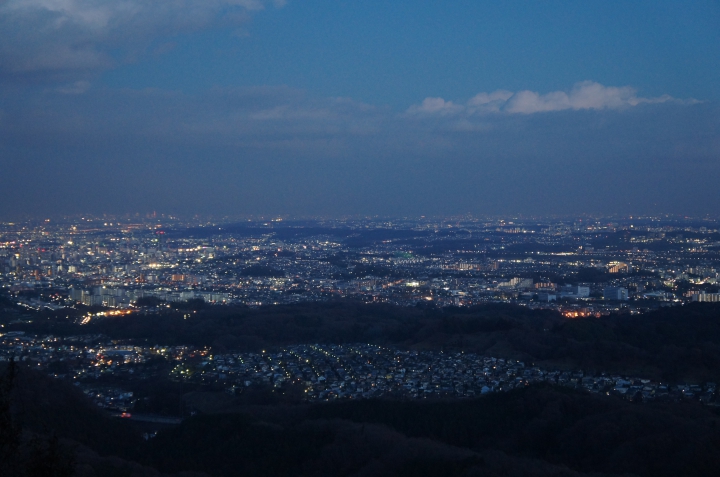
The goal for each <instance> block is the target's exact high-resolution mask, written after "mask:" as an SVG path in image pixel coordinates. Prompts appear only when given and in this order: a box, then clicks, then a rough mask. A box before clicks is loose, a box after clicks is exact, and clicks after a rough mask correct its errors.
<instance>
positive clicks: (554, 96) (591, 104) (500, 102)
mask: <svg viewBox="0 0 720 477" xmlns="http://www.w3.org/2000/svg"><path fill="white" fill-rule="evenodd" d="M668 101H674V102H679V103H690V104H691V103H696V102H698V101H697V100H694V99H690V100H678V99H675V98H673V97H672V96H669V95H667V94H665V95H662V96H659V97H656V98H643V97H639V96H637V91H636V90H635V89H634V88H631V87H630V86H623V87H613V86H603V85H601V84H600V83H595V82H593V81H583V82H580V83H577V84H576V85H575V86H574V87H573V88H572V90H570V92H564V91H553V92H550V93H546V94H539V93H537V92H534V91H527V90H524V91H518V92H516V93H512V92H510V91H505V90H498V91H494V92H492V93H479V94H477V95H475V96H474V97H473V98H471V99H470V100H468V101H467V103H465V104H464V105H460V104H454V103H452V102H451V101H445V100H444V99H443V98H426V99H425V100H424V101H423V102H422V104H420V105H413V106H411V107H410V108H409V109H408V113H425V114H441V115H445V114H448V113H453V114H460V113H464V114H466V115H472V114H475V113H493V112H495V113H497V112H504V113H508V114H533V113H541V112H548V111H562V110H568V109H570V110H581V109H598V110H600V109H613V110H619V109H624V108H630V107H633V106H637V105H639V104H656V103H665V102H668Z"/></svg>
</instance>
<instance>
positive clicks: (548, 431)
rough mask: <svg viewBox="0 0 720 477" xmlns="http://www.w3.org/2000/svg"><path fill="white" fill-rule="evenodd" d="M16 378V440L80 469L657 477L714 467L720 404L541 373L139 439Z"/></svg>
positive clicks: (273, 412)
mask: <svg viewBox="0 0 720 477" xmlns="http://www.w3.org/2000/svg"><path fill="white" fill-rule="evenodd" d="M17 383H18V384H17V387H15V390H14V391H13V392H12V396H11V404H12V406H11V408H12V419H13V420H14V422H15V423H18V424H20V425H21V426H22V428H23V430H24V431H23V432H24V434H23V435H24V439H25V440H26V441H28V440H30V439H31V438H32V437H33V436H34V437H35V438H37V437H39V438H41V439H43V440H44V441H43V442H46V441H48V439H49V438H50V436H52V435H56V436H57V437H58V438H59V441H60V443H61V446H60V447H59V452H61V453H64V454H63V455H65V456H70V457H71V459H72V460H74V461H75V466H74V468H75V473H74V475H77V476H88V477H90V476H105V475H110V476H156V475H161V473H162V475H165V474H172V475H178V476H179V475H185V476H190V475H201V474H199V473H202V474H207V475H212V476H218V477H224V476H235V475H263V476H325V475H335V476H351V475H357V476H360V475H368V476H370V475H373V476H375V475H387V476H395V475H408V476H423V475H433V476H434V475H447V476H488V477H495V476H498V477H499V476H512V475H518V476H589V475H594V476H601V475H608V476H609V475H626V474H629V475H637V476H641V477H645V476H647V477H664V476H677V475H693V476H715V475H717V474H718V471H719V470H720V416H718V413H717V412H716V411H715V410H714V409H713V408H708V407H702V406H700V405H697V404H694V403H679V404H678V403H676V404H657V403H651V404H634V403H630V402H628V401H624V400H620V399H616V398H613V397H607V396H602V395H595V394H588V393H585V392H579V391H574V390H570V389H566V388H556V387H552V386H545V385H542V386H541V385H538V386H530V387H528V388H524V389H519V390H514V391H511V392H508V393H497V394H492V395H488V396H485V397H482V398H478V399H474V400H456V401H392V400H387V401H385V400H366V401H354V402H350V401H345V402H336V403H326V404H316V405H288V404H280V405H260V406H257V405H255V406H241V407H239V408H236V412H232V413H223V414H205V415H197V416H195V417H192V418H190V419H187V420H186V421H185V422H183V423H182V424H181V425H180V426H177V427H174V428H167V429H164V430H161V431H160V433H159V434H158V436H157V437H156V438H154V439H151V440H150V441H147V442H146V441H144V440H142V439H140V435H139V431H138V429H136V428H134V427H132V425H131V423H128V422H125V421H120V420H116V419H112V418H110V417H108V416H107V415H105V414H104V413H102V412H101V411H99V410H97V409H96V408H94V407H93V406H92V405H91V404H90V403H89V402H88V401H87V400H86V398H85V396H84V395H82V393H79V392H77V390H76V389H75V388H74V387H73V386H70V385H68V384H67V383H65V382H62V381H57V380H51V379H50V378H48V377H47V376H45V375H41V374H39V373H36V372H34V371H32V370H29V369H25V368H21V369H20V371H19V374H18V379H17ZM0 414H1V413H0ZM0 417H1V416H0ZM0 421H1V422H4V421H2V419H0ZM0 434H2V433H0ZM43 455H46V454H43ZM0 464H5V462H0ZM0 470H3V469H2V468H0ZM0 474H1V475H3V476H4V475H13V474H9V473H7V472H5V473H2V472H0ZM15 475H58V476H59V475H69V474H60V473H48V472H45V473H42V472H41V473H35V474H32V473H20V474H15Z"/></svg>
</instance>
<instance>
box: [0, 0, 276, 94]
mask: <svg viewBox="0 0 720 477" xmlns="http://www.w3.org/2000/svg"><path fill="white" fill-rule="evenodd" d="M283 3H284V2H283V1H278V0H275V1H272V0H6V1H4V2H2V1H0V75H20V76H27V75H36V76H39V77H44V78H45V79H51V80H58V79H60V80H62V81H68V80H73V79H74V80H80V79H84V77H85V76H86V75H87V74H88V73H89V72H95V71H101V70H103V69H107V68H110V67H112V66H113V65H114V64H116V63H117V62H118V61H127V59H128V58H132V57H134V56H136V55H137V54H138V53H140V52H143V51H144V50H145V49H146V48H147V47H148V46H149V45H150V43H151V42H152V41H153V40H154V39H156V38H161V37H163V36H168V35H173V34H177V33H182V32H189V31H198V30H202V29H206V28H210V27H214V26H230V27H235V26H238V25H240V24H242V23H244V22H246V21H247V20H248V12H253V11H257V10H261V9H263V8H264V7H265V5H266V4H274V5H275V6H276V7H280V6H282V5H283Z"/></svg>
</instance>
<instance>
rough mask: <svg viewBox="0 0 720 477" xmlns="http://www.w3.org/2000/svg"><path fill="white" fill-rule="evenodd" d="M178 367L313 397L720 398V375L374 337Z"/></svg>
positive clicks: (178, 373)
mask: <svg viewBox="0 0 720 477" xmlns="http://www.w3.org/2000/svg"><path fill="white" fill-rule="evenodd" d="M173 374H174V376H175V378H176V379H182V380H186V381H189V382H196V383H218V382H220V383H223V384H224V385H225V386H226V389H227V390H228V391H229V392H231V393H238V392H242V390H243V388H246V387H249V386H253V385H265V386H274V387H283V386H285V385H287V384H293V385H296V386H300V387H302V388H304V393H305V399H307V400H308V401H330V400H335V399H367V398H375V397H397V398H407V399H427V398H440V397H445V398H449V397H454V398H467V397H474V396H479V395H482V394H487V393H491V392H502V391H508V390H511V389H515V388H518V387H523V386H529V385H532V384H537V383H542V382H545V383H552V384H558V385H562V386H569V387H573V388H578V389H579V388H583V389H586V390H588V391H590V392H594V393H604V394H614V395H618V396H621V397H623V398H626V399H632V400H636V401H643V402H649V401H653V400H656V399H659V400H669V401H678V400H682V399H696V400H699V401H701V402H703V403H706V404H711V405H715V404H716V402H717V394H716V384H715V383H704V384H702V385H690V384H675V385H669V384H667V383H659V382H654V381H652V380H649V379H643V378H638V377H628V376H621V375H610V374H604V373H603V374H600V375H594V374H590V373H585V372H583V371H562V370H548V369H543V368H541V367H538V366H535V365H533V364H529V363H528V364H526V363H523V362H521V361H516V360H506V359H502V358H493V357H487V356H478V355H476V354H473V353H457V352H455V353H444V352H435V351H406V350H399V349H395V348H387V347H381V346H376V345H372V344H352V345H320V344H314V345H297V346H290V347H287V348H285V349H283V350H281V351H273V352H269V351H264V352H262V353H226V354H208V355H207V356H206V357H205V359H203V360H202V361H201V362H199V363H198V362H195V363H192V364H190V363H187V364H185V363H178V364H177V366H176V368H175V369H174V370H173Z"/></svg>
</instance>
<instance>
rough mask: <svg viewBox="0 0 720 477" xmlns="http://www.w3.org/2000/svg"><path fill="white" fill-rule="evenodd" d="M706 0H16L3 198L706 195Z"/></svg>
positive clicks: (712, 57) (255, 210)
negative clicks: (440, 0)
mask: <svg viewBox="0 0 720 477" xmlns="http://www.w3.org/2000/svg"><path fill="white" fill-rule="evenodd" d="M718 24H720V7H719V6H718V4H717V2H713V1H696V2H691V3H689V4H688V3H685V2H683V3H681V2H671V1H640V2H632V3H630V2H608V1H603V2H582V3H576V2H551V3H532V2H503V3H502V5H494V4H492V3H491V2H457V3H453V4H451V5H446V4H442V5H439V4H437V3H436V2H426V1H419V2H418V1H414V2H392V3H388V2H331V1H312V2H307V1H306V2H299V1H293V0H290V1H287V2H285V1H274V2H270V1H261V0H232V1H222V0H212V1H203V2H197V1H191V0H184V1H179V2H165V1H161V2H158V1H144V0H127V1H118V2H98V1H92V0H82V1H81V0H77V1H62V2H61V1H34V0H9V1H5V2H2V3H1V4H0V167H1V169H2V171H3V174H2V187H1V188H0V217H2V218H6V219H16V218H19V217H27V216H38V217H40V216H45V215H47V216H50V215H53V214H54V215H63V214H75V213H95V214H99V213H112V214H123V213H129V212H130V213H134V212H141V213H147V212H150V211H153V210H158V211H162V212H164V213H175V214H178V213H184V214H195V213H202V214H215V215H223V214H255V215H262V214H294V215H300V216H310V215H320V214H323V215H336V216H338V215H348V214H351V215H352V214H368V215H375V214H379V215H416V216H419V215H436V216H441V215H449V214H465V213H473V214H579V213H601V214H626V215H627V214H659V213H673V214H684V215H695V216H703V215H706V214H714V213H715V212H716V211H717V209H718V206H719V205H720V195H718V194H717V187H716V186H717V183H718V181H719V180H720V162H719V161H718V155H719V151H720V139H719V138H720V134H719V133H720V107H719V105H718V100H720V86H719V85H720V55H718V54H717V52H718V51H720V33H719V32H720V29H718V28H717V26H718Z"/></svg>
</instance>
